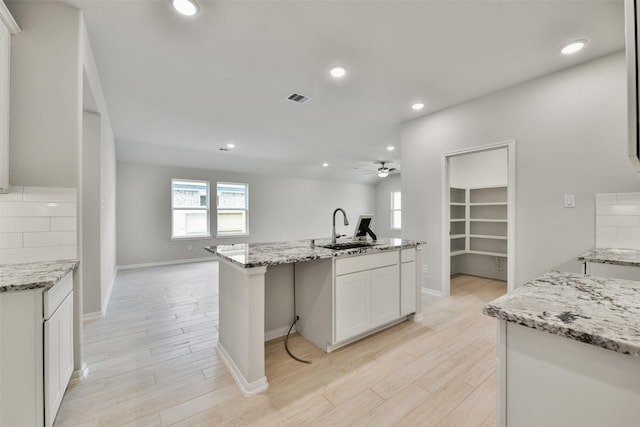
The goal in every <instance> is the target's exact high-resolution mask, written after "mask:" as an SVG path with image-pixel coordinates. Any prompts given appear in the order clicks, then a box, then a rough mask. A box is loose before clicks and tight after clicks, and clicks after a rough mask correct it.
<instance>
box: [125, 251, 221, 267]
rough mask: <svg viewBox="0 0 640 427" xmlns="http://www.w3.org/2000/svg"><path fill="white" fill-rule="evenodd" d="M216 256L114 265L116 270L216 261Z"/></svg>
mask: <svg viewBox="0 0 640 427" xmlns="http://www.w3.org/2000/svg"><path fill="white" fill-rule="evenodd" d="M217 260H218V258H217V257H216V256H215V255H211V256H208V257H206V258H189V259H176V260H172V261H159V262H147V263H143V264H128V265H119V266H118V267H116V270H118V271H119V270H128V269H131V268H144V267H159V266H163V265H175V264H189V263H192V262H206V261H217Z"/></svg>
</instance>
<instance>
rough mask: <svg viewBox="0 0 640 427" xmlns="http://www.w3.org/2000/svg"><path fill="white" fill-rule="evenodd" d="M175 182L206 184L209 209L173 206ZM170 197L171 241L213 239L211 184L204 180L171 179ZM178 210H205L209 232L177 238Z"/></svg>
mask: <svg viewBox="0 0 640 427" xmlns="http://www.w3.org/2000/svg"><path fill="white" fill-rule="evenodd" d="M174 182H193V183H198V184H206V185H207V207H206V208H193V207H191V208H181V207H175V206H174V205H173V184H174ZM169 192H170V197H171V240H197V239H210V238H211V183H210V182H209V181H206V180H202V179H181V178H171V187H170V190H169ZM176 210H179V211H180V210H189V211H193V210H203V211H206V212H207V232H206V234H196V235H187V236H176V235H174V234H173V232H174V230H175V228H174V220H173V218H174V212H175V211H176Z"/></svg>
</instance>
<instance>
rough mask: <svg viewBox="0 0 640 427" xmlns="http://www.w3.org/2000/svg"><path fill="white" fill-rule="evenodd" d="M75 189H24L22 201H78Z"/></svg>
mask: <svg viewBox="0 0 640 427" xmlns="http://www.w3.org/2000/svg"><path fill="white" fill-rule="evenodd" d="M77 193H78V192H77V191H76V189H75V188H56V187H24V193H23V196H22V200H24V201H25V202H66V203H76V202H77V201H78V196H77Z"/></svg>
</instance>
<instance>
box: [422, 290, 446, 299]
mask: <svg viewBox="0 0 640 427" xmlns="http://www.w3.org/2000/svg"><path fill="white" fill-rule="evenodd" d="M421 291H422V293H423V294H425V295H431V296H434V297H441V296H442V292H441V291H436V290H435V289H430V288H422V289H421Z"/></svg>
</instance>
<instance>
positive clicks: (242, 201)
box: [217, 182, 249, 237]
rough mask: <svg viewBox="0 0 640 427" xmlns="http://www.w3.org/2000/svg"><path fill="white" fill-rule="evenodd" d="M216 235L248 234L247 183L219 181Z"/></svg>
mask: <svg viewBox="0 0 640 427" xmlns="http://www.w3.org/2000/svg"><path fill="white" fill-rule="evenodd" d="M217 187H218V197H217V199H218V236H219V237H220V236H238V235H246V234H249V227H248V224H249V185H248V184H234V183H229V182H219V183H218V185H217Z"/></svg>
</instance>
